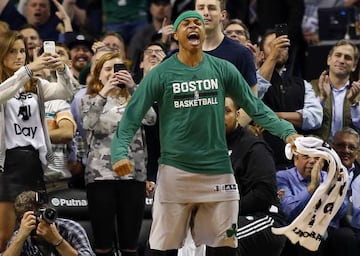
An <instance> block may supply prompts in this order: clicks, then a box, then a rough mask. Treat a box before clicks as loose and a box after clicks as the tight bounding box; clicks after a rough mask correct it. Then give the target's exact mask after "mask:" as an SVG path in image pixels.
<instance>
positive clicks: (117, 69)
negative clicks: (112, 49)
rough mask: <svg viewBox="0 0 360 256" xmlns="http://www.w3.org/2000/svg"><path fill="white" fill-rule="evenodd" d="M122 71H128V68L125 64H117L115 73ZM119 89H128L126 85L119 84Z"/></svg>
mask: <svg viewBox="0 0 360 256" xmlns="http://www.w3.org/2000/svg"><path fill="white" fill-rule="evenodd" d="M120 70H127V68H126V66H125V64H124V63H115V64H114V73H116V72H118V71H120ZM117 87H119V88H121V89H124V88H125V87H126V85H125V84H122V83H121V84H118V85H117Z"/></svg>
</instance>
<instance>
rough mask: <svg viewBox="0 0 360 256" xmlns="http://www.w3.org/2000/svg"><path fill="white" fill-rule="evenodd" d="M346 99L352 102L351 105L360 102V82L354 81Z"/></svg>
mask: <svg viewBox="0 0 360 256" xmlns="http://www.w3.org/2000/svg"><path fill="white" fill-rule="evenodd" d="M346 98H347V99H348V100H349V101H350V104H355V103H357V102H359V100H360V80H359V81H354V82H352V84H351V87H350V90H349V93H348V94H347V95H346Z"/></svg>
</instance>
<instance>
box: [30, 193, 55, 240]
mask: <svg viewBox="0 0 360 256" xmlns="http://www.w3.org/2000/svg"><path fill="white" fill-rule="evenodd" d="M46 203H47V196H46V192H44V191H40V192H36V194H35V206H36V210H35V211H34V215H35V217H36V227H37V225H38V224H39V219H40V218H41V219H43V220H45V221H46V222H47V223H48V224H52V223H54V222H55V220H56V217H57V212H56V210H55V209H54V208H51V207H47V206H46V205H45V204H46ZM31 235H36V228H35V229H34V230H33V231H32V232H31Z"/></svg>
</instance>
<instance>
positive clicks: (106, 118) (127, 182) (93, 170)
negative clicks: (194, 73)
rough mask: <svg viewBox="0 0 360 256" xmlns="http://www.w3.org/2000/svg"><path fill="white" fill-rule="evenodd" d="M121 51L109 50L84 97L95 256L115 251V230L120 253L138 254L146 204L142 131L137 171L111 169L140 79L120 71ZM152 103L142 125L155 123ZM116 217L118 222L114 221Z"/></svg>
mask: <svg viewBox="0 0 360 256" xmlns="http://www.w3.org/2000/svg"><path fill="white" fill-rule="evenodd" d="M120 63H123V60H122V58H121V56H120V55H119V53H116V52H109V53H105V54H104V55H103V56H102V57H101V58H100V59H99V60H98V61H97V62H96V64H95V68H94V71H93V75H92V78H91V80H90V82H89V84H88V90H87V94H86V95H85V96H84V97H83V98H82V101H81V114H82V120H83V128H84V129H85V131H86V133H87V142H88V145H89V155H88V161H87V164H86V168H85V184H86V191H87V198H88V204H89V212H90V219H91V223H92V228H93V233H94V241H95V252H96V255H113V249H112V247H113V243H114V234H115V229H116V232H117V234H118V239H119V241H116V244H119V246H120V250H121V255H123V256H127V255H136V250H137V241H138V236H139V233H140V228H141V223H142V219H143V214H144V207H145V195H146V179H147V177H146V161H147V152H146V146H145V140H144V136H143V135H144V134H143V130H142V129H139V130H138V131H137V132H136V135H135V136H134V138H133V141H132V143H131V145H130V147H129V152H130V153H129V155H130V157H131V160H132V165H133V169H132V172H130V173H127V174H124V173H115V172H113V171H112V166H111V159H110V158H111V155H110V145H111V141H112V138H113V136H114V134H115V132H116V129H117V126H118V123H119V121H120V120H121V118H122V115H123V113H124V111H125V108H126V106H127V103H128V101H129V100H130V97H131V96H130V93H129V90H132V89H133V87H134V85H135V83H134V81H133V79H132V77H131V75H130V73H129V72H128V71H127V70H119V71H117V72H114V68H115V70H118V66H119V64H120ZM155 121H156V113H155V111H154V110H153V109H152V108H151V109H150V110H149V111H148V112H147V114H146V115H145V118H144V119H143V124H146V125H154V124H155ZM115 218H116V226H115V225H114V224H115V222H114V221H115Z"/></svg>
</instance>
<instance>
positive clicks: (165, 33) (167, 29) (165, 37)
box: [161, 17, 174, 44]
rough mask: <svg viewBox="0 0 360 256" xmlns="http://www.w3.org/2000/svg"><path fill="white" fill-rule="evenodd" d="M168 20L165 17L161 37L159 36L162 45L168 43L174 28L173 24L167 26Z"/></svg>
mask: <svg viewBox="0 0 360 256" xmlns="http://www.w3.org/2000/svg"><path fill="white" fill-rule="evenodd" d="M168 20H169V19H168V18H167V17H165V18H164V19H163V22H162V27H161V31H162V35H161V42H163V43H164V44H165V43H167V42H169V41H170V39H171V36H172V34H173V33H174V26H173V24H168Z"/></svg>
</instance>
